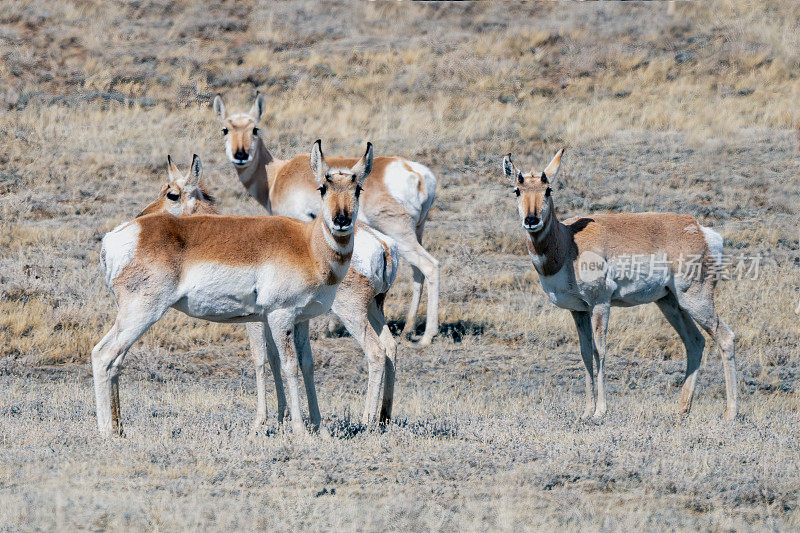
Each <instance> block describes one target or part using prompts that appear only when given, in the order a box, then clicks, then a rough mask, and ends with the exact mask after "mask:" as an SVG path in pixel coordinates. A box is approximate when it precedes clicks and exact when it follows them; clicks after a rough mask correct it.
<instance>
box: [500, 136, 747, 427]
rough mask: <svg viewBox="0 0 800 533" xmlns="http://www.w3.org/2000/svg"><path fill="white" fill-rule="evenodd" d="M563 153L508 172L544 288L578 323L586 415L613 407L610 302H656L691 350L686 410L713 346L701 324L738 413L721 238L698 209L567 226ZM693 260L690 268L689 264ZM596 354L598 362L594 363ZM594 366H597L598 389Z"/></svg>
mask: <svg viewBox="0 0 800 533" xmlns="http://www.w3.org/2000/svg"><path fill="white" fill-rule="evenodd" d="M562 154H563V150H559V152H558V153H557V154H556V156H555V157H554V158H553V160H552V161H551V162H550V164H549V165H548V166H547V168H545V169H544V171H543V172H541V173H539V172H535V171H531V172H529V173H527V174H523V173H522V172H520V171H519V170H518V169H517V167H516V166H515V165H514V163H513V162H512V161H511V154H508V156H506V158H505V160H504V161H503V171H504V173H505V175H506V176H507V177H508V178H511V180H512V181H513V186H514V193H515V194H516V196H517V203H518V208H519V217H520V221H521V222H522V227H523V229H524V230H525V242H526V245H527V248H528V253H529V254H530V256H531V259H532V260H533V266H534V268H535V269H536V271H537V272H538V273H539V280H540V281H541V283H542V288H543V289H544V292H545V293H546V294H547V296H548V297H549V298H550V300H551V301H552V302H553V303H554V304H556V305H557V306H558V307H561V308H563V309H569V310H570V311H571V312H572V317H573V319H574V320H575V325H576V327H577V329H578V339H579V341H580V350H581V357H582V359H583V363H584V365H585V367H586V374H585V375H586V407H585V409H584V411H583V415H582V418H588V417H590V416H594V417H595V418H600V417H602V416H603V414H605V412H606V396H605V383H604V371H605V354H606V330H607V328H608V316H609V312H610V308H611V306H621V307H629V306H634V305H640V304H645V303H650V302H655V304H656V305H657V306H658V308H659V309H660V310H661V312H662V313H664V316H665V317H666V319H667V321H668V322H669V323H670V324H671V325H672V327H673V328H675V330H676V331H677V332H678V335H680V337H681V340H682V341H683V344H684V346H685V347H686V380H685V382H684V384H683V390H682V391H681V399H680V404H679V408H680V412H681V413H682V414H684V415H686V414H688V413H689V410H690V409H691V406H692V396H693V394H694V389H695V383H696V380H697V371H698V369H699V368H700V361H701V358H702V355H703V349H704V347H705V339H704V338H703V335H702V334H701V333H700V331H699V330H698V329H697V326H696V325H695V323H697V324H699V325H700V327H702V328H703V329H704V330H705V331H706V332H708V334H709V335H710V336H711V337H712V338H713V339H714V340H715V341H716V343H717V345H718V346H719V348H720V350H721V352H722V365H723V370H724V374H725V388H726V393H727V405H726V410H725V419H726V420H730V419H733V418H735V417H736V413H737V408H738V403H737V402H738V400H737V396H738V395H737V385H736V365H735V360H734V342H733V341H734V336H733V332H732V331H731V330H730V329H729V328H728V326H726V325H725V323H724V322H722V320H721V319H720V318H719V315H717V312H716V310H715V308H714V288H715V286H716V283H717V276H716V273H717V272H718V271H719V268H720V263H721V260H722V237H720V235H719V234H718V233H716V232H715V231H713V230H712V229H710V228H706V227H704V226H701V225H700V224H699V223H698V222H697V220H695V218H694V217H692V216H690V215H678V214H674V213H628V214H597V215H589V216H585V217H574V218H571V219H569V220H566V221H564V222H560V221H559V220H558V217H557V216H556V212H555V207H554V202H553V190H552V188H551V180H552V179H553V178H554V177H555V176H556V174H557V173H558V169H559V166H560V164H561V156H562ZM689 261H691V262H692V268H691V269H687V270H686V271H684V268H682V267H683V266H685V264H686V263H687V262H689ZM593 359H594V361H593ZM593 364H596V365H597V381H596V387H597V394H596V397H595V392H594V389H595V378H594V373H593Z"/></svg>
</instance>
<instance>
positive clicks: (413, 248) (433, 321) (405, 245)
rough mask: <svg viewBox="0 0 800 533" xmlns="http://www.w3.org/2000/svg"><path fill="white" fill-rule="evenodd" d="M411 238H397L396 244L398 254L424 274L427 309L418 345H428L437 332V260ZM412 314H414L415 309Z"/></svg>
mask: <svg viewBox="0 0 800 533" xmlns="http://www.w3.org/2000/svg"><path fill="white" fill-rule="evenodd" d="M411 238H412V237H409V238H406V239H404V240H402V241H401V240H398V241H397V246H398V248H399V250H400V254H401V255H402V256H403V257H405V259H406V260H407V261H408V262H409V263H411V265H412V267H416V268H417V269H418V270H420V271H422V273H423V275H424V276H425V282H426V284H427V289H428V310H427V317H426V319H425V333H424V334H423V335H422V338H421V339H420V340H419V345H420V346H428V345H429V344H430V343H431V342H432V341H433V337H434V336H435V335H436V334H437V333H438V332H439V261H437V260H436V259H435V258H434V257H433V256H432V255H431V254H429V253H428V252H427V250H425V248H423V247H422V245H421V244H419V243H418V242H416V239H414V241H413V242H411V241H410V239H411ZM415 279H416V278H415ZM412 303H413V302H412ZM414 314H416V311H415V313H414ZM406 325H408V322H406ZM412 326H413V324H412Z"/></svg>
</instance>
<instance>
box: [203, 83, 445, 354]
mask: <svg viewBox="0 0 800 533" xmlns="http://www.w3.org/2000/svg"><path fill="white" fill-rule="evenodd" d="M264 107H265V102H264V96H263V95H262V94H257V95H256V100H255V103H254V104H253V106H252V108H251V109H250V112H249V113H236V114H232V115H228V114H227V113H226V111H225V105H224V104H223V103H222V98H221V97H220V96H217V97H216V98H215V99H214V105H213V108H214V113H215V115H216V117H217V120H219V122H220V123H221V124H222V132H223V134H224V136H225V152H226V154H227V156H228V159H229V160H230V161H231V163H232V164H233V166H234V168H235V169H236V173H237V174H238V175H239V181H240V182H241V183H242V185H244V187H245V188H246V189H247V191H248V192H249V193H250V195H251V196H252V197H253V198H255V199H256V200H257V201H258V202H259V203H260V204H261V205H263V206H264V207H265V208H266V209H267V211H268V212H269V213H270V214H275V215H283V216H288V217H292V218H297V219H299V220H313V219H314V217H316V216H317V215H318V214H319V210H320V208H321V204H320V201H319V195H317V194H316V192H315V189H316V185H315V184H314V179H313V176H312V175H311V173H310V172H309V170H308V157H309V156H308V154H300V155H298V156H295V157H294V158H292V159H290V160H280V159H276V158H274V157H273V156H272V154H271V153H270V152H269V150H267V147H266V145H265V144H264V140H263V135H262V133H261V131H260V128H259V127H258V125H259V123H260V121H261V116H262V115H263V112H264ZM353 163H354V161H353V160H351V159H346V158H336V159H333V158H332V159H331V164H334V165H337V166H349V165H352V164H353ZM435 195H436V177H435V176H434V175H433V173H432V172H431V171H430V169H428V168H427V167H426V166H424V165H421V164H420V163H415V162H414V161H409V160H407V159H404V158H402V157H376V158H375V163H374V168H373V170H372V174H370V178H369V180H368V181H367V184H366V185H365V186H364V197H363V198H362V202H361V209H360V210H359V219H360V220H361V221H363V222H365V223H367V224H369V225H370V226H372V227H374V228H376V229H377V230H379V231H381V232H382V233H385V234H386V235H389V236H390V237H392V238H393V239H394V240H396V241H397V245H398V247H399V248H400V255H402V256H403V257H404V258H405V259H406V260H407V261H408V262H409V263H410V264H411V269H412V271H413V276H414V282H413V283H414V284H413V290H412V296H411V305H410V306H409V309H408V315H407V317H406V324H405V327H404V329H403V335H406V334H409V333H411V332H412V331H413V330H414V323H415V320H416V314H417V308H418V307H419V301H420V297H421V294H422V281H423V278H424V279H425V281H426V283H427V289H428V306H427V318H426V323H425V334H424V335H423V336H422V338H421V339H420V341H419V344H420V345H422V346H426V345H428V344H430V342H431V340H432V339H433V337H434V335H436V333H437V332H438V328H439V325H438V323H439V311H438V309H439V262H438V261H437V260H436V259H435V258H434V257H433V256H432V255H431V254H429V253H428V252H427V250H425V248H423V247H422V244H421V243H422V231H423V228H424V226H425V221H426V219H427V217H428V212H429V211H430V208H431V205H432V204H433V200H434V198H435Z"/></svg>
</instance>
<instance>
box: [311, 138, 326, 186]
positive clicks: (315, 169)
mask: <svg viewBox="0 0 800 533" xmlns="http://www.w3.org/2000/svg"><path fill="white" fill-rule="evenodd" d="M311 173H312V174H314V179H315V180H316V181H317V185H319V186H320V187H322V186H323V185H325V175H326V174H327V173H328V163H327V162H325V156H324V155H322V141H321V140H319V139H317V141H316V142H315V143H314V146H312V147H311Z"/></svg>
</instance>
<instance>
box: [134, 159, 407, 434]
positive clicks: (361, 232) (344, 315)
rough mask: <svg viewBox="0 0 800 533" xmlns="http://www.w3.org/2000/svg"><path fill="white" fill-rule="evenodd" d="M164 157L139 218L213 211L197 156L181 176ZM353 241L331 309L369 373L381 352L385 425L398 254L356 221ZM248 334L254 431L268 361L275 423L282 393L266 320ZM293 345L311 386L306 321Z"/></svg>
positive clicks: (366, 418)
mask: <svg viewBox="0 0 800 533" xmlns="http://www.w3.org/2000/svg"><path fill="white" fill-rule="evenodd" d="M167 161H168V168H169V177H170V182H169V183H167V184H166V185H164V186H163V187H162V189H161V192H160V193H159V196H158V199H156V200H155V201H153V202H152V203H151V204H149V205H148V206H147V207H145V208H144V210H143V211H142V213H141V214H140V215H139V216H143V215H145V214H151V213H163V212H170V213H173V214H179V215H181V216H191V215H195V214H218V213H217V210H216V207H215V205H214V199H213V197H212V196H211V195H210V194H209V193H208V192H206V190H205V188H204V187H203V186H202V184H201V183H200V182H199V180H200V176H201V173H202V166H201V164H200V159H199V158H198V157H197V156H196V155H195V156H194V158H193V159H192V166H191V171H190V172H189V173H188V174H186V175H185V176H184V175H181V174H180V172H178V170H177V168H175V165H174V164H173V163H172V158H171V157H169V156H168V157H167ZM354 239H355V242H354V244H353V256H352V258H351V260H350V268H349V269H348V271H347V275H346V276H345V278H344V280H342V282H341V283H340V284H339V289H338V290H337V291H336V297H335V298H334V300H333V306H332V307H331V311H332V312H333V313H334V314H336V315H337V316H338V317H340V319H341V320H342V322H343V323H344V325H345V327H346V328H347V331H348V332H349V333H350V335H351V336H352V337H353V338H354V339H355V340H356V341H357V342H358V344H359V345H360V346H361V349H362V350H363V351H364V355H365V356H366V357H367V366H368V368H369V371H370V372H371V373H372V374H376V373H377V372H378V371H379V368H377V367H378V365H379V364H380V363H381V361H382V360H383V358H384V356H381V353H383V354H384V355H385V360H386V363H385V371H384V383H383V401H382V404H381V407H380V411H379V413H377V416H378V420H379V421H380V422H384V423H385V422H388V421H389V419H390V418H391V414H392V402H393V392H394V380H395V360H396V355H397V343H396V342H395V340H394V337H393V336H392V333H391V331H390V330H389V327H388V325H387V324H386V318H385V317H384V314H383V299H384V295H385V293H386V292H387V291H388V290H389V288H390V287H391V286H392V283H394V279H395V276H396V274H397V263H398V258H399V254H398V251H397V244H395V242H394V241H393V240H392V239H391V238H389V237H387V236H386V235H383V234H381V233H380V232H378V231H377V230H375V229H373V228H370V227H369V226H367V225H366V224H363V223H361V222H357V223H356V231H355V237H354ZM247 333H248V336H249V338H250V349H251V355H252V357H253V363H254V364H255V374H256V384H257V390H258V403H257V414H256V418H255V421H254V422H253V428H254V429H256V428H258V427H259V426H260V425H261V424H263V423H264V422H265V421H266V418H267V398H266V372H265V365H266V363H267V361H268V362H269V366H270V370H271V371H272V374H273V377H274V379H275V392H276V394H277V397H278V419H279V421H282V420H283V417H284V415H285V411H286V396H285V394H284V390H283V379H282V378H281V374H280V372H281V369H280V364H279V361H278V354H277V353H276V351H275V349H274V347H273V345H272V343H271V342H268V340H269V339H268V336H269V337H271V333H270V332H269V331H268V329H267V326H266V324H265V323H264V322H260V321H259V322H248V323H247ZM295 343H296V345H297V346H298V347H299V349H300V350H301V352H300V353H299V358H300V369H301V371H302V375H303V379H304V381H305V382H306V386H307V387H308V386H309V384H311V385H313V359H312V358H311V353H310V344H309V342H308V321H307V320H305V321H303V322H301V323H299V324H296V325H295ZM375 401H376V400H375V399H374V398H372V399H371V398H369V397H368V398H367V399H366V402H365V405H364V415H363V417H362V422H363V423H364V424H370V423H371V422H373V421H374V420H375V416H376V414H375V413H372V412H371V411H370V410H371V409H372V407H373V405H374V403H375ZM309 412H312V413H314V412H319V407H318V406H317V405H311V404H309Z"/></svg>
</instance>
